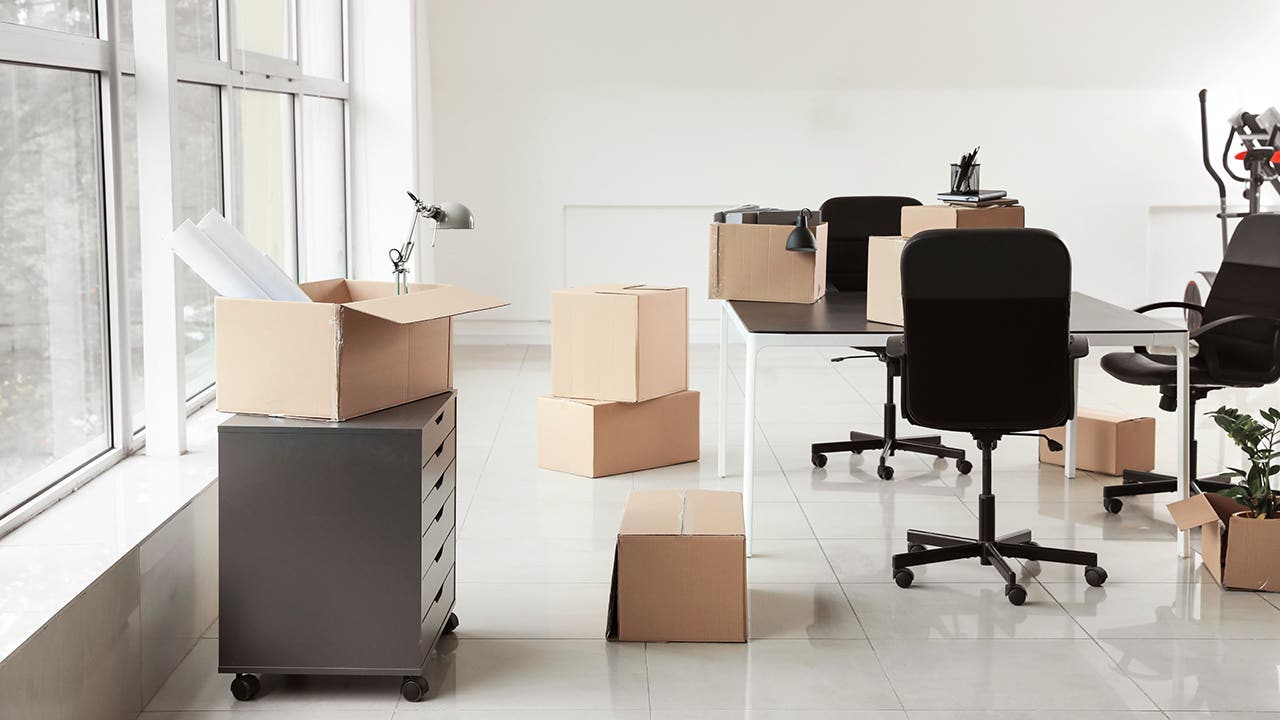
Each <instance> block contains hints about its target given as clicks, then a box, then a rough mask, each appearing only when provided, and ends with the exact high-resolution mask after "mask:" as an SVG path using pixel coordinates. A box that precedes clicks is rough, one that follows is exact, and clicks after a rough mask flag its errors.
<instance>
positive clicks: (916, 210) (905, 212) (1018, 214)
mask: <svg viewBox="0 0 1280 720" xmlns="http://www.w3.org/2000/svg"><path fill="white" fill-rule="evenodd" d="M1025 223H1026V209H1025V208H1023V207H1022V206H1021V205H1010V206H1007V207H989V208H966V207H952V206H950V205H909V206H907V207H904V208H902V237H904V238H909V237H911V236H912V235H915V234H916V233H918V232H923V231H925V230H946V229H952V228H997V227H1013V228H1020V227H1025Z"/></svg>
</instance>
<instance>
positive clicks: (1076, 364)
mask: <svg viewBox="0 0 1280 720" xmlns="http://www.w3.org/2000/svg"><path fill="white" fill-rule="evenodd" d="M1071 396H1072V397H1071V408H1072V410H1071V417H1070V418H1069V419H1068V420H1067V432H1066V437H1065V438H1064V440H1065V441H1066V442H1064V443H1063V445H1064V447H1063V453H1064V455H1065V457H1064V458H1063V462H1062V474H1063V475H1065V476H1066V477H1067V478H1073V477H1075V476H1076V448H1077V447H1079V445H1078V444H1077V443H1076V415H1077V414H1078V413H1079V412H1080V409H1079V408H1078V407H1076V405H1077V404H1078V403H1079V402H1080V361H1079V360H1072V361H1071Z"/></svg>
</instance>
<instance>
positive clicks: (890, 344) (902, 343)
mask: <svg viewBox="0 0 1280 720" xmlns="http://www.w3.org/2000/svg"><path fill="white" fill-rule="evenodd" d="M884 353H885V355H888V356H889V357H891V358H901V357H906V355H907V339H906V338H904V337H903V336H901V335H894V336H892V337H890V338H889V339H888V340H886V341H885V343H884Z"/></svg>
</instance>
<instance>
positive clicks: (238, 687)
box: [231, 673, 262, 702]
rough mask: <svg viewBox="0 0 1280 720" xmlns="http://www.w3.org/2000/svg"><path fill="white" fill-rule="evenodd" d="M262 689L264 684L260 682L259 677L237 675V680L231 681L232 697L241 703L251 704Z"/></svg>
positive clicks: (243, 674)
mask: <svg viewBox="0 0 1280 720" xmlns="http://www.w3.org/2000/svg"><path fill="white" fill-rule="evenodd" d="M261 689H262V682H261V681H260V680H258V676H257V675H248V674H245V673H236V676H235V678H234V679H233V680H232V681H231V696H232V697H234V698H235V699H237V700H239V701H240V702H249V701H250V700H252V699H254V698H255V697H257V696H258V691H259V690H261Z"/></svg>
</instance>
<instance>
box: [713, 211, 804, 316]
mask: <svg viewBox="0 0 1280 720" xmlns="http://www.w3.org/2000/svg"><path fill="white" fill-rule="evenodd" d="M795 227H796V226H795V225H743V224H737V223H714V224H712V225H711V244H710V251H711V259H710V265H709V267H710V277H709V278H708V281H707V288H708V297H709V298H711V299H712V300H759V301H763V302H789V303H814V302H817V301H818V300H819V299H821V298H822V296H823V295H826V294H827V224H826V223H821V224H819V225H815V226H812V230H813V237H814V240H815V241H816V245H817V250H816V251H815V252H792V251H790V250H787V236H788V235H790V234H791V231H792V230H795Z"/></svg>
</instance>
